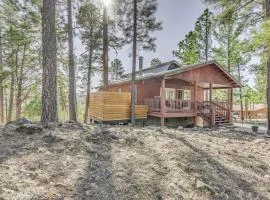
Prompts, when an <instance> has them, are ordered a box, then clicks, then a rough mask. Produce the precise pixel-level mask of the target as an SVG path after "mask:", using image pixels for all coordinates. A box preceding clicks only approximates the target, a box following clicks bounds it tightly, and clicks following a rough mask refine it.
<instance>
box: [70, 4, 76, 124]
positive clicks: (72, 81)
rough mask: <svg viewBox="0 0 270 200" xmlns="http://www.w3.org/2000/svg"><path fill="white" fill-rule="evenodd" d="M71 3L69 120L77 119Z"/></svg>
mask: <svg viewBox="0 0 270 200" xmlns="http://www.w3.org/2000/svg"><path fill="white" fill-rule="evenodd" d="M72 29H73V28H72V3H71V0H68V47H69V95H68V99H69V106H68V108H69V120H70V121H77V116H76V89H75V69H74V54H73V30H72Z"/></svg>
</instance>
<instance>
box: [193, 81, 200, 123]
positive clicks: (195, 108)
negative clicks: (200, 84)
mask: <svg viewBox="0 0 270 200" xmlns="http://www.w3.org/2000/svg"><path fill="white" fill-rule="evenodd" d="M193 101H194V112H195V113H196V116H195V117H194V125H195V126H198V125H199V122H198V121H199V120H198V116H197V81H195V82H194V97H193Z"/></svg>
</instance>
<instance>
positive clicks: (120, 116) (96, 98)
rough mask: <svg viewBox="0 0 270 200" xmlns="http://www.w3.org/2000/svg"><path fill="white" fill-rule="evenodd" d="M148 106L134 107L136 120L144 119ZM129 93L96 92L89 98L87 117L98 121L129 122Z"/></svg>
mask: <svg viewBox="0 0 270 200" xmlns="http://www.w3.org/2000/svg"><path fill="white" fill-rule="evenodd" d="M147 112H148V106H146V105H136V112H135V113H136V119H146V118H147ZM130 115H131V93H122V92H96V93H93V94H91V96H90V106H89V116H90V118H91V119H93V120H99V121H121V120H129V119H130Z"/></svg>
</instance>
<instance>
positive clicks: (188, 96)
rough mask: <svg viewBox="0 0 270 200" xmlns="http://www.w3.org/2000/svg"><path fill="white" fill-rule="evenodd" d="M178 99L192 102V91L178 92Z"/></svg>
mask: <svg viewBox="0 0 270 200" xmlns="http://www.w3.org/2000/svg"><path fill="white" fill-rule="evenodd" d="M177 99H179V100H191V90H177Z"/></svg>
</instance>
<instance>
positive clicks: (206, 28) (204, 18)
mask: <svg viewBox="0 0 270 200" xmlns="http://www.w3.org/2000/svg"><path fill="white" fill-rule="evenodd" d="M212 25H213V14H212V13H211V12H210V11H209V9H205V10H204V12H203V14H202V15H201V16H200V17H199V18H198V20H197V22H196V25H195V32H196V35H197V44H198V49H199V52H200V61H208V60H209V58H211V57H212V29H213V26H212Z"/></svg>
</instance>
